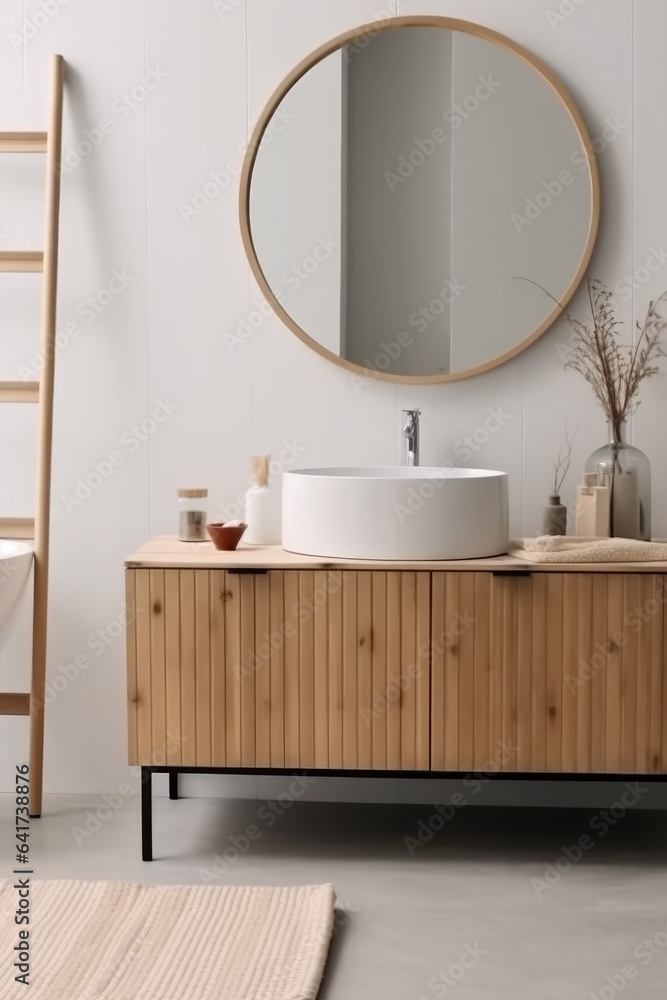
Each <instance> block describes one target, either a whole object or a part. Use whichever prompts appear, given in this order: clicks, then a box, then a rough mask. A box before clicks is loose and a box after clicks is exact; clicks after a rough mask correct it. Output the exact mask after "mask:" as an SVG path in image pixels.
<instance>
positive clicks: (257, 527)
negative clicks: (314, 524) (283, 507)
mask: <svg viewBox="0 0 667 1000" xmlns="http://www.w3.org/2000/svg"><path fill="white" fill-rule="evenodd" d="M269 458H270V456H269V455H257V456H254V457H253V458H251V459H250V463H251V474H250V478H251V486H250V488H249V489H248V491H247V493H246V495H245V519H246V523H247V525H248V527H247V530H246V533H245V536H244V539H243V540H244V542H249V543H250V545H279V544H280V540H281V530H280V507H279V503H278V499H279V498H278V494H277V492H276V491H275V490H272V489H271V487H270V486H269Z"/></svg>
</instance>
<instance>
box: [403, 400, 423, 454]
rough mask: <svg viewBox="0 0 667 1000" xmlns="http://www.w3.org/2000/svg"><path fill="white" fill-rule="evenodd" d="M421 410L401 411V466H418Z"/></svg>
mask: <svg viewBox="0 0 667 1000" xmlns="http://www.w3.org/2000/svg"><path fill="white" fill-rule="evenodd" d="M420 416H421V410H403V431H402V432H401V465H419V418H420Z"/></svg>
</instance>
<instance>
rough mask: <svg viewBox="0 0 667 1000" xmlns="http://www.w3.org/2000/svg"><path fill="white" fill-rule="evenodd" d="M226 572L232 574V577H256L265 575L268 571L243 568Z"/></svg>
mask: <svg viewBox="0 0 667 1000" xmlns="http://www.w3.org/2000/svg"><path fill="white" fill-rule="evenodd" d="M227 572H228V573H230V574H233V575H234V576H248V575H249V574H252V575H253V576H258V575H261V574H266V573H268V572H269V571H268V569H247V568H245V567H244V568H243V569H227Z"/></svg>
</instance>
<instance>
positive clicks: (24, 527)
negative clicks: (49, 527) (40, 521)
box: [0, 517, 35, 538]
mask: <svg viewBox="0 0 667 1000" xmlns="http://www.w3.org/2000/svg"><path fill="white" fill-rule="evenodd" d="M34 537H35V519H34V517H0V538H34Z"/></svg>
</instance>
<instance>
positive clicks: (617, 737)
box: [126, 568, 667, 774]
mask: <svg viewBox="0 0 667 1000" xmlns="http://www.w3.org/2000/svg"><path fill="white" fill-rule="evenodd" d="M126 583H127V605H128V646H127V650H128V720H129V721H128V730H129V736H128V746H129V755H130V762H131V763H144V764H150V763H154V764H159V763H165V762H167V763H172V762H177V763H182V764H183V765H188V764H196V765H198V766H202V767H206V766H221V767H223V766H227V767H262V768H266V769H267V770H270V769H271V768H272V767H283V766H287V767H308V768H313V767H315V768H331V769H341V768H347V769H350V770H357V769H364V770H366V769H368V770H370V769H376V770H385V769H390V770H428V769H431V770H437V771H459V772H463V773H465V772H468V771H474V770H487V769H489V768H501V769H503V770H506V771H519V772H524V773H528V772H533V773H541V772H544V771H551V772H553V773H575V772H577V773H581V774H588V773H596V772H605V771H606V772H613V773H655V774H660V773H667V684H665V678H664V671H665V662H666V660H667V621H666V616H665V601H666V596H665V577H664V575H663V574H661V573H655V574H646V573H644V574H634V573H628V574H624V575H620V574H616V573H612V574H608V575H606V576H603V575H600V574H597V573H577V574H573V573H563V574H557V573H544V574H543V573H533V574H531V575H529V576H526V575H523V576H515V575H498V576H494V575H492V574H490V573H486V572H480V573H469V572H466V573H454V572H450V571H449V570H448V571H443V572H441V573H440V572H438V573H428V572H413V571H410V570H408V571H404V572H398V571H395V570H388V571H379V570H373V571H369V570H360V571H358V572H350V571H347V570H316V571H315V570H313V571H311V570H304V571H297V570H287V571H281V570H271V571H269V572H267V573H265V574H257V573H251V574H243V575H239V574H237V573H233V572H227V571H224V570H220V569H212V570H190V569H185V570H175V569H166V570H163V569H160V568H158V569H129V570H128V571H127V573H126Z"/></svg>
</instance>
